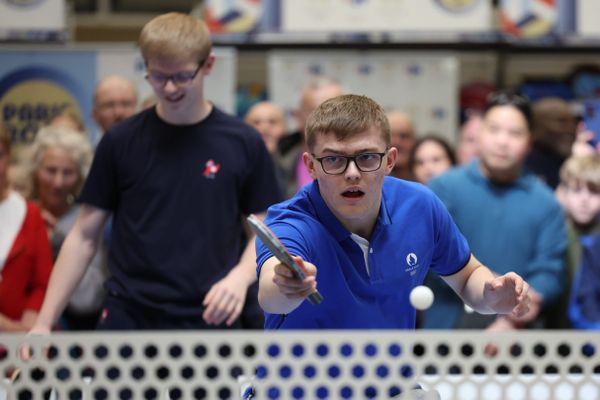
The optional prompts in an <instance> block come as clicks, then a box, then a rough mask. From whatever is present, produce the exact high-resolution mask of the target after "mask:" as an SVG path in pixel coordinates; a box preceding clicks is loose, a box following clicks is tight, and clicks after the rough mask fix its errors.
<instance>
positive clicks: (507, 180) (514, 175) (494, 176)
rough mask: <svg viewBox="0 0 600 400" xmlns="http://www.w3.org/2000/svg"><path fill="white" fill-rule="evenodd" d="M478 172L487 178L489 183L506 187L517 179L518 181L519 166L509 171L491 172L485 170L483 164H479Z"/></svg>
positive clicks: (487, 169)
mask: <svg viewBox="0 0 600 400" xmlns="http://www.w3.org/2000/svg"><path fill="white" fill-rule="evenodd" d="M480 170H481V173H482V174H483V176H485V177H486V178H488V179H489V180H490V181H492V182H494V183H499V184H503V185H508V184H511V183H513V182H515V181H516V180H517V179H519V176H520V174H521V167H520V166H519V167H518V168H516V169H510V170H506V171H493V170H491V169H489V168H487V167H486V166H485V165H484V164H483V163H480Z"/></svg>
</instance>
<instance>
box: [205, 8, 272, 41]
mask: <svg viewBox="0 0 600 400" xmlns="http://www.w3.org/2000/svg"><path fill="white" fill-rule="evenodd" d="M203 6H204V7H203V10H204V11H203V14H204V15H203V16H204V21H206V24H207V25H208V28H209V29H210V31H211V32H219V33H222V32H251V31H254V30H255V29H256V28H257V27H258V24H259V23H260V18H261V17H262V14H263V3H262V2H261V1H257V0H240V1H233V2H232V1H229V0H206V1H204V3H203Z"/></svg>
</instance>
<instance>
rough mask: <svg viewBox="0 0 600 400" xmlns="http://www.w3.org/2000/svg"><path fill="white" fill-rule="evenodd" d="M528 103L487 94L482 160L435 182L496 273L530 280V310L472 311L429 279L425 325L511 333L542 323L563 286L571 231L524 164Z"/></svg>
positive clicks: (478, 252) (502, 94) (479, 255)
mask: <svg viewBox="0 0 600 400" xmlns="http://www.w3.org/2000/svg"><path fill="white" fill-rule="evenodd" d="M530 110H531V109H530V105H529V102H528V101H527V100H526V99H525V98H523V97H521V96H518V95H516V94H513V93H511V92H498V93H494V94H492V95H491V96H490V98H489V101H488V104H487V107H486V109H485V111H484V115H483V119H484V121H483V122H484V123H483V129H482V130H481V131H480V133H479V160H477V161H475V162H473V163H470V164H468V165H465V166H461V167H457V168H454V169H452V170H450V171H448V172H447V173H445V174H443V175H440V176H439V177H437V178H434V179H432V180H431V181H430V183H429V186H430V187H431V189H432V190H433V191H434V192H435V194H437V195H438V196H439V198H440V199H441V200H442V201H443V202H444V204H445V205H446V207H447V208H448V211H450V214H451V215H452V217H453V219H454V221H455V222H456V224H457V225H458V227H459V229H460V230H461V232H462V233H463V234H464V235H465V237H466V238H467V240H468V241H469V244H470V245H471V250H472V252H473V254H474V255H475V256H476V257H477V258H478V259H480V260H481V261H482V262H483V263H485V265H488V266H490V268H492V269H493V270H494V271H496V272H498V273H505V272H506V271H507V267H510V268H514V271H515V272H516V273H518V274H519V275H521V276H523V278H524V279H525V280H527V282H528V283H529V284H530V285H531V287H532V289H531V290H530V292H531V300H532V301H531V305H530V312H529V313H528V314H527V315H525V316H523V317H519V318H515V317H514V316H510V315H506V316H499V317H490V316H484V315H480V314H475V313H472V314H469V313H467V312H466V311H465V309H464V307H463V303H462V301H461V300H460V299H459V298H458V297H457V296H456V295H455V294H454V293H452V292H450V291H448V290H446V288H445V287H443V286H442V282H440V280H439V279H437V277H433V276H430V277H429V280H428V284H429V285H431V286H432V288H433V290H434V292H436V294H437V295H436V301H435V302H434V304H433V306H432V307H431V308H430V309H428V310H427V311H425V312H424V314H423V327H424V328H445V329H449V328H489V329H494V330H509V329H518V328H524V327H527V326H543V318H541V316H542V313H541V311H542V309H547V308H548V307H550V305H552V304H554V303H555V302H556V301H557V300H558V298H559V297H560V295H561V294H562V292H563V290H564V273H565V271H564V257H565V251H566V244H567V240H566V229H565V222H564V214H563V212H562V209H561V207H560V205H559V203H558V202H557V201H556V199H555V197H554V194H553V193H552V191H551V190H550V189H549V188H548V187H547V186H546V185H545V184H544V183H542V182H540V181H539V179H537V177H536V176H534V175H532V174H528V173H527V171H526V169H525V168H524V165H523V164H524V162H525V158H526V157H527V154H528V151H529V147H530V140H531V133H530V129H531V111H530Z"/></svg>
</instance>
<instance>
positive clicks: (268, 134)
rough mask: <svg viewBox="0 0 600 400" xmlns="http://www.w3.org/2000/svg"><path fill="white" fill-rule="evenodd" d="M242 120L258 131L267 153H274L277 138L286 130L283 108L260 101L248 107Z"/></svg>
mask: <svg viewBox="0 0 600 400" xmlns="http://www.w3.org/2000/svg"><path fill="white" fill-rule="evenodd" d="M244 121H246V123H247V124H248V125H250V126H252V127H254V128H255V129H256V130H257V131H258V133H260V135H261V136H262V138H263V140H264V141H265V145H266V146H267V150H269V153H271V154H275V152H276V151H277V143H278V142H279V139H281V138H282V137H283V136H284V135H285V134H286V132H287V124H286V122H285V114H284V112H283V109H282V108H281V107H279V106H278V105H277V104H275V103H272V102H270V101H261V102H259V103H256V104H255V105H253V106H252V107H250V109H249V110H248V112H247V113H246V116H245V117H244Z"/></svg>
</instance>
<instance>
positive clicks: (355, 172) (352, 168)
mask: <svg viewBox="0 0 600 400" xmlns="http://www.w3.org/2000/svg"><path fill="white" fill-rule="evenodd" d="M344 175H345V177H346V179H351V180H352V179H360V170H359V169H358V167H357V166H356V162H355V161H354V160H349V161H348V168H346V172H345V173H344Z"/></svg>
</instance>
